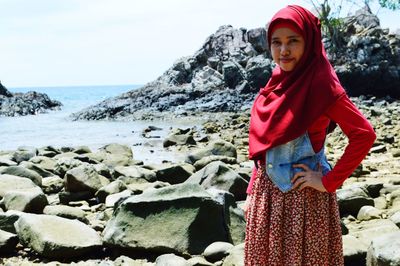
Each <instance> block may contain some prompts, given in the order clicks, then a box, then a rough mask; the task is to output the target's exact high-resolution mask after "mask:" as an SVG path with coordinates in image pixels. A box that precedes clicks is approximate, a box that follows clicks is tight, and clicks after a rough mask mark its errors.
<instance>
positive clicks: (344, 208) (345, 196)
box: [336, 186, 374, 216]
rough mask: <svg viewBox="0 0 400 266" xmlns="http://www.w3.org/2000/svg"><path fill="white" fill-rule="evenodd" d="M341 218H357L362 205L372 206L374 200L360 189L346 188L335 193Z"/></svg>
mask: <svg viewBox="0 0 400 266" xmlns="http://www.w3.org/2000/svg"><path fill="white" fill-rule="evenodd" d="M336 195H337V199H338V204H339V210H340V214H341V216H343V215H344V214H351V215H353V216H357V214H358V212H359V210H360V209H361V207H362V206H364V205H370V206H373V205H374V200H373V199H372V198H370V197H369V196H368V194H367V193H366V191H365V190H363V189H362V188H361V187H357V186H355V187H347V188H342V189H338V190H337V191H336Z"/></svg>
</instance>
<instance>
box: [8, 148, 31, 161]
mask: <svg viewBox="0 0 400 266" xmlns="http://www.w3.org/2000/svg"><path fill="white" fill-rule="evenodd" d="M36 154H37V149H35V148H32V147H19V148H18V150H16V151H15V152H14V153H13V155H12V160H13V161H15V162H17V163H20V162H23V161H29V159H31V158H32V157H34V156H36Z"/></svg>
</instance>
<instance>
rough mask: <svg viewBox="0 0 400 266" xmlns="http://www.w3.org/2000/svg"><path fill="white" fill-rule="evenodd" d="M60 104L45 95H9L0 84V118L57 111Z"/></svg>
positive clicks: (30, 93)
mask: <svg viewBox="0 0 400 266" xmlns="http://www.w3.org/2000/svg"><path fill="white" fill-rule="evenodd" d="M61 106H62V103H61V102H59V101H56V100H51V99H50V98H49V97H48V96H47V95H46V94H44V93H38V92H34V91H30V92H27V93H11V92H10V91H8V90H7V88H6V87H4V86H3V85H2V84H1V82H0V116H11V117H13V116H25V115H36V114H40V113H46V112H47V111H53V110H59V109H60V108H61Z"/></svg>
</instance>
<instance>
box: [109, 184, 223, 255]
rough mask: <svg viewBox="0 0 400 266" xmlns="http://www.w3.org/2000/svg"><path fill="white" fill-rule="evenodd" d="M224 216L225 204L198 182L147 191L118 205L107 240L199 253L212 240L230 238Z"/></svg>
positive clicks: (127, 246)
mask: <svg viewBox="0 0 400 266" xmlns="http://www.w3.org/2000/svg"><path fill="white" fill-rule="evenodd" d="M177 214H179V215H177ZM223 215H224V214H223V208H222V205H221V204H219V203H218V202H216V201H214V200H213V199H212V198H211V196H210V194H208V193H207V192H206V191H205V190H204V189H203V188H201V187H200V186H199V185H194V184H179V185H171V186H168V187H165V188H160V189H151V190H146V191H145V192H143V194H140V195H137V196H131V197H130V198H128V199H126V200H125V201H123V202H122V203H121V204H120V205H119V206H118V208H117V209H116V210H115V211H114V214H113V218H112V219H111V220H110V221H109V222H108V223H107V226H106V228H105V230H104V233H103V235H104V241H105V242H106V243H107V245H108V246H111V247H116V248H124V249H129V250H132V251H134V250H145V251H147V252H152V253H168V252H173V253H176V254H187V255H188V254H200V253H202V252H203V251H204V249H205V248H206V247H207V246H208V245H209V244H211V243H213V242H216V241H228V232H227V230H226V228H227V227H226V225H225V222H224V221H225V220H224V217H223Z"/></svg>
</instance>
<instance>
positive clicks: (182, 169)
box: [155, 163, 195, 184]
mask: <svg viewBox="0 0 400 266" xmlns="http://www.w3.org/2000/svg"><path fill="white" fill-rule="evenodd" d="M194 171H195V169H194V167H193V166H192V165H190V164H187V163H181V164H162V165H161V166H158V167H157V168H156V169H155V172H156V177H157V180H159V181H162V182H168V183H170V184H179V183H182V182H185V181H186V180H187V179H188V177H189V176H191V175H192V174H193V173H194Z"/></svg>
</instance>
